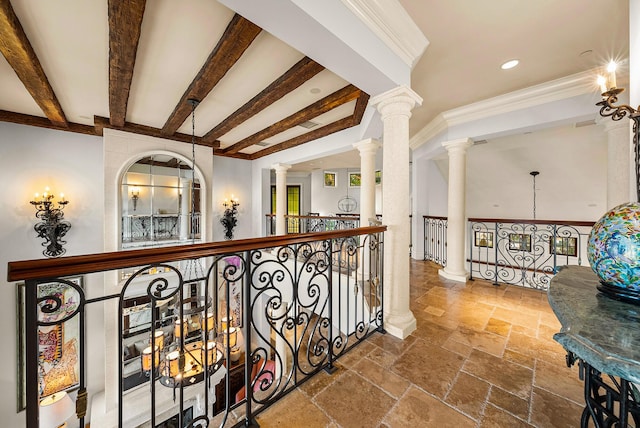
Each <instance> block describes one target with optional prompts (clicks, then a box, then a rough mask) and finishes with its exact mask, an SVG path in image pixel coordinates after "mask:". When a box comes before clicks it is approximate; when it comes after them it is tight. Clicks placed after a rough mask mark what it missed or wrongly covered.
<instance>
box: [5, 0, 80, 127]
mask: <svg viewBox="0 0 640 428" xmlns="http://www.w3.org/2000/svg"><path fill="white" fill-rule="evenodd" d="M0 52H2V55H4V57H5V58H6V59H7V62H8V63H9V64H10V65H11V67H12V68H13V69H14V70H15V72H16V74H17V75H18V77H19V78H20V80H21V81H22V83H23V84H24V86H25V88H26V89H27V91H29V93H30V94H31V96H32V97H33V99H34V101H35V102H36V103H37V104H38V106H39V107H40V109H42V112H43V113H44V114H45V116H47V118H48V119H49V120H50V121H51V123H53V124H54V125H56V126H60V127H66V126H67V125H68V124H67V119H66V117H65V115H64V112H63V111H62V107H61V106H60V103H59V102H58V99H57V98H56V94H55V93H54V92H53V88H52V87H51V85H50V84H49V80H48V79H47V76H46V74H45V72H44V70H43V69H42V65H40V61H39V60H38V57H37V56H36V53H35V52H34V50H33V48H32V47H31V43H29V39H28V38H27V35H26V34H25V32H24V30H23V29H22V25H21V24H20V21H19V20H18V17H17V16H16V14H15V12H14V11H13V7H12V6H11V2H10V1H9V0H0Z"/></svg>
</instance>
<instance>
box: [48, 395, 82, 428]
mask: <svg viewBox="0 0 640 428" xmlns="http://www.w3.org/2000/svg"><path fill="white" fill-rule="evenodd" d="M74 412H75V405H74V404H73V401H72V400H71V397H69V394H67V393H66V392H65V391H62V392H56V393H55V394H52V395H49V396H48V397H45V398H43V399H42V400H41V401H40V426H41V427H44V428H57V427H59V426H60V425H62V424H63V423H64V422H65V421H66V420H67V419H69V418H70V417H71V415H73V413H74Z"/></svg>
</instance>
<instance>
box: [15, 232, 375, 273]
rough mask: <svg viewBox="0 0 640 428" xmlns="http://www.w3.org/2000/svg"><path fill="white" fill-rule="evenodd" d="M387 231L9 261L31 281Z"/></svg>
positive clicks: (277, 238) (280, 237)
mask: <svg viewBox="0 0 640 428" xmlns="http://www.w3.org/2000/svg"><path fill="white" fill-rule="evenodd" d="M385 230H387V226H368V227H359V228H354V229H344V230H332V231H327V232H315V233H299V234H295V235H278V236H269V237H264V238H252V239H238V240H234V241H221V242H208V243H203V244H193V245H179V246H175V247H161V248H145V249H141V250H125V251H114V252H109V253H99V254H88V255H81V256H68V257H60V258H57V259H37V260H23V261H15V262H9V264H8V269H7V280H8V281H25V280H29V279H44V278H60V277H63V276H70V275H81V274H85V273H92V272H101V271H108V270H114V269H123V268H128V267H135V266H144V265H148V264H153V263H163V262H169V261H179V260H188V259H197V258H200V257H209V256H217V255H223V254H228V253H234V252H240V251H248V250H257V249H260V248H269V247H280V246H284V245H291V244H301V243H304V242H314V241H322V240H326V239H337V238H346V237H349V236H356V235H368V234H372V233H380V232H384V231H385Z"/></svg>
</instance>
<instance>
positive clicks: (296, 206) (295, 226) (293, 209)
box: [271, 185, 301, 233]
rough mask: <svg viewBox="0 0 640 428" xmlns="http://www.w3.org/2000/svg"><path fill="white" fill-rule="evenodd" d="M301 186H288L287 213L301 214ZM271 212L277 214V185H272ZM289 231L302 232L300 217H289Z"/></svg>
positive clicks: (292, 214)
mask: <svg viewBox="0 0 640 428" xmlns="http://www.w3.org/2000/svg"><path fill="white" fill-rule="evenodd" d="M300 191H301V190H300V186H299V185H295V186H287V215H288V216H299V215H300ZM271 214H273V215H275V214H276V186H271ZM287 233H300V219H299V218H288V219H287Z"/></svg>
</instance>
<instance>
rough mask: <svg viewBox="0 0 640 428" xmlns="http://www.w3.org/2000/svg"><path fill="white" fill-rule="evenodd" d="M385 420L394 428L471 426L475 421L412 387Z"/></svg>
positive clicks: (458, 427)
mask: <svg viewBox="0 0 640 428" xmlns="http://www.w3.org/2000/svg"><path fill="white" fill-rule="evenodd" d="M384 422H385V423H386V424H387V425H388V426H389V427H393V428H403V427H406V428H416V427H438V428H471V427H475V425H476V424H475V422H474V421H473V420H471V419H469V418H468V417H466V416H464V415H463V414H461V413H458V412H457V411H455V410H454V409H452V408H451V407H449V406H447V405H446V404H444V403H442V402H441V401H439V400H436V399H435V398H433V397H432V396H430V395H429V394H426V393H424V392H422V391H420V390H419V389H417V388H411V389H410V390H409V391H408V392H407V393H406V394H405V395H404V396H403V397H402V398H401V399H400V400H398V403H397V404H396V406H395V407H394V408H393V409H392V410H391V412H389V414H388V415H387V417H386V418H385V420H384Z"/></svg>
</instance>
